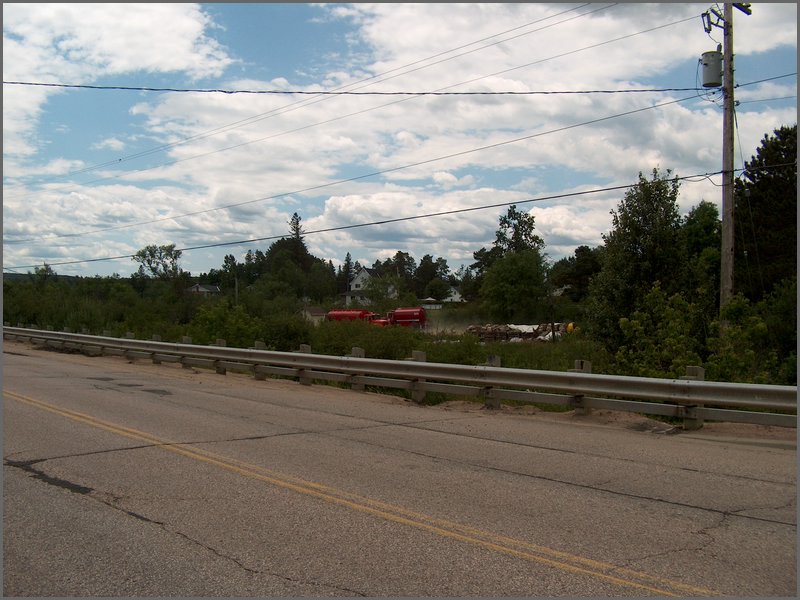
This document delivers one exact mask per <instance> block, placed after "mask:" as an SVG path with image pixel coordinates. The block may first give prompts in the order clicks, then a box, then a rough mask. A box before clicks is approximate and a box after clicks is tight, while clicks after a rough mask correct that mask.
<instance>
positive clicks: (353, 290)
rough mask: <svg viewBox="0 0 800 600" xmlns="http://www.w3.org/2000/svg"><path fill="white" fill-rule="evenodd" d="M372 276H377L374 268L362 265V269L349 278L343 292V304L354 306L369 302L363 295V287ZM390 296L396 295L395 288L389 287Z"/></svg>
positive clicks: (394, 296)
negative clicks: (348, 282)
mask: <svg viewBox="0 0 800 600" xmlns="http://www.w3.org/2000/svg"><path fill="white" fill-rule="evenodd" d="M373 277H378V272H377V271H375V269H368V268H366V267H362V269H361V270H360V271H359V272H358V273H356V276H355V277H353V279H352V280H350V285H349V286H348V288H347V291H346V292H345V293H344V294H343V295H344V305H345V306H354V305H361V306H364V305H367V304H369V302H370V301H369V298H367V297H366V296H365V295H364V289H365V288H366V287H367V283H368V282H369V280H370V279H372V278H373ZM390 296H391V297H392V298H396V297H397V290H395V289H394V288H391V292H390Z"/></svg>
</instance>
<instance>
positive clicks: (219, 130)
mask: <svg viewBox="0 0 800 600" xmlns="http://www.w3.org/2000/svg"><path fill="white" fill-rule="evenodd" d="M584 6H586V4H584V5H582V6H579V7H577V8H583V7H584ZM613 6H616V4H612V5H610V6H605V7H601V8H597V9H594V10H592V11H588V12H586V13H582V14H580V15H578V16H575V17H571V18H569V19H565V20H564V21H559V22H558V23H552V24H550V25H546V26H544V27H542V28H540V29H536V30H533V31H529V32H525V33H524V34H520V35H517V36H514V37H513V38H507V39H505V40H501V41H499V42H494V43H492V44H487V45H486V46H481V47H480V48H476V49H473V50H469V51H467V52H463V53H461V54H457V55H455V56H451V57H448V58H446V59H442V60H440V61H436V62H434V63H430V64H427V65H424V66H421V67H418V68H416V69H412V70H409V71H404V72H403V73H399V74H397V75H393V76H392V77H387V78H384V79H381V80H380V81H375V82H372V83H368V84H365V85H363V86H361V87H362V88H363V87H368V86H369V85H373V84H374V83H382V82H384V81H388V80H389V79H394V78H396V77H399V76H402V75H407V74H408V73H412V72H414V71H418V70H421V69H425V68H428V67H431V66H433V65H436V64H439V63H442V62H446V61H449V60H452V59H454V58H459V57H461V56H464V55H466V54H471V53H472V52H477V51H478V50H482V49H485V48H488V47H490V46H494V45H497V44H499V43H503V42H506V41H509V40H511V39H515V38H517V37H521V36H523V35H528V34H530V33H535V32H537V31H540V30H542V29H547V28H549V27H554V26H555V25H560V24H562V23H565V22H567V21H571V20H574V19H578V18H581V17H584V16H586V15H591V14H593V13H595V12H599V11H601V10H606V9H608V8H611V7H613ZM577 8H576V9H577ZM576 9H570V10H567V11H564V12H562V13H558V14H557V15H552V16H551V17H546V18H545V19H540V21H546V20H548V19H550V18H554V17H557V16H560V15H562V14H565V13H567V12H570V11H571V10H576ZM693 19H694V17H690V18H686V19H681V20H679V21H673V22H671V23H666V24H663V25H658V26H656V27H652V28H650V29H645V30H642V31H638V32H634V33H631V34H627V35H624V36H621V37H618V38H613V39H611V40H606V41H604V42H599V43H597V44H591V45H589V46H584V47H582V48H577V49H575V50H571V51H569V52H565V53H562V54H559V55H555V56H551V57H547V58H543V59H540V60H537V61H533V62H530V63H526V64H524V65H519V66H516V67H512V68H509V69H504V70H502V71H497V72H495V73H490V74H488V75H483V76H481V77H476V78H474V79H471V80H468V81H462V82H460V83H457V84H453V85H449V86H446V87H443V88H439V89H438V90H434V92H433V93H438V92H441V91H442V90H446V89H450V88H454V87H457V86H459V85H464V84H467V83H473V82H475V81H479V80H481V79H485V78H487V77H494V76H497V75H501V74H505V73H508V72H510V71H515V70H518V69H521V68H525V67H530V66H533V65H536V64H540V63H543V62H546V61H548V60H554V59H556V58H563V57H565V56H568V55H571V54H576V53H578V52H583V51H585V50H590V49H594V48H597V47H600V46H603V45H606V44H610V43H613V42H617V41H621V40H625V39H628V38H631V37H635V36H637V35H642V34H644V33H650V32H653V31H656V30H659V29H664V28H666V27H671V26H673V25H678V24H681V23H685V22H688V21H690V20H693ZM540 21H534V22H532V23H529V24H528V25H531V24H535V23H537V22H540ZM526 26H527V25H526ZM509 31H513V30H509ZM503 33H507V32H503ZM497 35H502V33H500V34H497ZM490 37H496V36H490ZM484 39H489V38H484ZM480 41H482V40H479V41H478V42H480ZM478 42H473V43H472V44H467V45H465V46H461V47H459V48H455V49H454V50H449V51H446V52H442V53H439V54H437V55H434V56H432V57H429V58H428V59H422V60H420V61H417V62H424V61H425V60H430V59H431V58H435V57H437V56H441V55H443V54H447V53H449V52H452V51H455V50H458V49H460V48H464V47H467V46H470V45H473V44H475V43H478ZM414 64H417V63H410V64H409V65H406V66H411V65H414ZM403 68H405V67H398V68H397V69H392V70H390V71H386V72H384V73H383V74H388V73H391V72H393V71H396V70H399V69H403ZM380 76H381V75H376V76H373V77H369V78H366V79H364V80H362V81H361V82H364V81H369V80H371V79H375V78H376V77H380ZM361 82H355V83H353V84H349V85H346V86H342V87H341V88H337V89H345V88H347V87H352V86H354V85H357V84H358V83H361ZM356 89H360V88H356ZM685 90H692V91H696V88H685ZM333 91H336V90H333ZM675 91H680V90H679V88H675ZM413 98H414V96H411V97H406V98H403V99H402V100H396V101H393V102H390V103H388V104H383V105H380V106H376V107H372V108H368V109H364V110H361V111H356V112H354V113H350V114H348V115H344V116H340V117H335V118H333V119H328V120H325V121H322V122H319V123H316V124H312V125H306V126H304V127H299V128H296V129H293V130H290V131H285V132H281V133H276V134H273V135H271V136H267V137H264V138H259V139H257V140H251V141H248V142H243V143H241V144H236V145H234V146H229V147H226V148H220V149H218V150H214V151H211V152H206V153H204V154H200V155H195V156H191V157H186V158H183V159H179V160H176V161H171V162H167V163H161V164H159V165H155V166H153V167H148V168H145V169H138V170H134V171H127V172H133V173H141V172H144V171H148V170H151V169H154V168H158V167H161V166H171V165H174V164H177V163H178V162H183V161H187V160H192V159H194V158H201V157H203V156H208V155H209V154H214V153H216V152H223V151H226V150H231V149H234V148H240V147H242V146H246V145H248V144H252V143H256V142H260V141H264V140H267V139H270V138H273V137H278V136H280V135H285V134H287V133H295V132H297V131H302V130H304V129H308V128H311V127H315V126H317V125H322V124H326V123H331V122H334V121H337V120H341V119H344V118H348V117H351V116H355V115H359V114H363V113H365V112H369V111H371V110H377V109H379V108H385V107H387V106H391V105H393V104H399V103H400V102H406V101H408V100H412V99H413ZM327 99H328V98H327V97H322V98H319V99H317V100H312V101H310V102H306V103H305V104H303V103H302V102H296V103H294V104H293V105H290V107H291V106H294V105H295V104H300V105H301V106H296V107H295V108H289V107H284V109H275V110H273V111H269V112H267V113H263V114H262V115H256V116H255V117H251V118H249V119H244V120H242V121H237V122H235V123H233V124H231V125H226V126H222V127H219V128H217V129H213V130H210V131H209V132H206V133H201V134H197V135H195V136H192V137H189V138H186V139H185V140H181V141H178V142H173V143H171V144H165V145H163V146H159V147H157V148H154V149H152V150H146V151H143V152H140V153H138V154H135V155H132V156H130V157H123V158H120V159H118V160H116V161H108V162H106V163H103V164H102V165H98V166H97V167H87V168H85V169H81V170H79V171H75V172H72V173H69V174H67V175H65V176H69V175H71V174H79V173H83V172H88V171H92V170H94V169H95V168H99V167H102V166H112V165H115V164H119V163H120V162H123V161H126V160H132V159H134V158H141V157H143V156H147V155H149V154H153V153H155V152H160V151H163V150H167V149H169V148H171V147H175V146H178V145H181V144H184V143H187V142H189V141H194V140H199V139H204V138H206V137H211V136H212V135H216V134H217V133H223V132H226V131H230V130H231V129H235V128H237V127H241V126H243V125H247V124H252V123H255V122H256V121H258V120H263V119H266V118H269V117H271V116H275V115H276V114H284V113H285V112H289V111H290V110H291V111H293V110H297V109H299V108H305V107H307V106H310V105H311V104H315V103H317V102H323V101H325V100H327ZM287 109H288V110H287ZM118 177H120V175H115V176H111V177H103V178H99V179H94V180H91V181H88V182H86V183H84V184H82V185H89V184H92V183H97V182H100V181H106V180H109V179H116V178H118ZM71 187H74V186H71ZM67 189H69V188H67ZM27 195H30V194H26V195H24V196H21V197H25V196H27Z"/></svg>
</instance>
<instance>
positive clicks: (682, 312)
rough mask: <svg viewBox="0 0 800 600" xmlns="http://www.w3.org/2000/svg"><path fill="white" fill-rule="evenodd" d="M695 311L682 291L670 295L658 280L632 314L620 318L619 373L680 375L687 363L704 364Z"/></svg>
mask: <svg viewBox="0 0 800 600" xmlns="http://www.w3.org/2000/svg"><path fill="white" fill-rule="evenodd" d="M696 311H697V309H696V307H695V306H693V305H691V304H689V303H688V302H687V301H686V300H684V298H683V297H682V296H681V295H680V294H674V295H672V296H671V297H667V294H666V293H665V292H664V291H663V290H662V289H661V286H660V284H659V283H656V284H655V285H654V286H653V288H652V289H651V290H650V292H649V293H648V294H647V295H646V296H645V297H644V298H643V299H642V302H641V303H640V305H639V308H638V309H637V310H635V311H634V313H633V314H632V315H631V316H630V318H627V317H623V318H622V319H620V328H621V330H622V336H623V341H622V346H620V348H619V349H618V350H617V353H616V364H617V369H618V370H619V371H620V373H622V374H624V375H631V376H634V377H671V378H678V377H680V376H681V375H685V373H686V367H687V366H690V365H697V366H700V365H702V359H701V357H700V354H699V350H700V346H699V343H698V340H697V337H696V332H695V331H694V328H693V325H692V324H693V322H694V321H695V320H696V319H694V318H693V315H694V313H695V312H696Z"/></svg>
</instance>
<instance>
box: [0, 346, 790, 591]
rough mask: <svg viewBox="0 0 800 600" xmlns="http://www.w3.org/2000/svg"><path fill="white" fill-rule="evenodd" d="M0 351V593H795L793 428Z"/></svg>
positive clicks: (13, 348) (40, 352) (18, 349)
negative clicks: (608, 417)
mask: <svg viewBox="0 0 800 600" xmlns="http://www.w3.org/2000/svg"><path fill="white" fill-rule="evenodd" d="M3 350H4V354H3V417H4V422H3V431H4V441H3V457H4V468H3V475H4V480H3V533H4V538H3V550H4V553H3V567H4V571H3V593H4V596H89V595H95V596H223V597H232V596H261V597H264V596H282V597H287V596H315V597H326V596H346V597H356V596H367V597H378V596H392V597H400V596H417V597H424V596H451V597H454V596H455V597H463V596H516V597H530V596H634V597H642V596H712V595H734V596H789V597H793V596H795V595H796V592H797V580H796V571H797V562H796V540H797V526H796V512H797V510H796V496H797V495H796V469H797V465H796V438H794V436H792V438H791V439H788V438H787V439H783V440H774V439H757V438H753V437H749V438H731V437H723V438H713V437H712V436H704V435H703V434H702V431H701V432H699V433H698V434H689V433H678V434H673V435H669V434H666V433H656V432H655V431H654V430H651V429H648V428H647V427H636V428H632V427H631V426H630V425H623V424H617V425H604V424H600V423H597V422H593V421H591V420H581V419H579V418H575V419H572V420H569V419H564V418H561V419H554V418H548V417H547V416H546V415H542V414H535V415H522V414H508V413H507V412H504V411H500V412H497V411H485V410H453V409H449V410H448V409H447V408H446V407H420V406H416V405H413V404H411V403H409V402H406V401H403V400H401V399H397V398H392V397H386V396H380V395H377V394H371V393H363V392H353V391H349V390H344V389H337V388H333V387H329V386H322V385H316V386H302V385H300V384H298V383H295V382H292V381H285V380H283V381H282V380H267V381H256V380H254V379H253V378H249V377H247V376H244V375H233V374H228V375H219V374H216V373H213V372H198V371H194V370H187V369H182V368H180V367H179V366H176V365H167V364H162V365H152V364H150V363H148V362H147V361H139V362H137V363H130V362H128V361H126V360H124V359H122V358H108V357H105V358H89V357H84V356H82V355H79V354H62V353H56V352H49V351H43V350H38V349H35V348H33V347H32V346H30V345H27V344H21V343H13V342H5V343H4V346H3ZM641 421H644V419H641ZM655 429H656V431H658V429H657V428H655ZM660 431H663V429H661V430H660Z"/></svg>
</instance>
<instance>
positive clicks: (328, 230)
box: [3, 163, 797, 271]
mask: <svg viewBox="0 0 800 600" xmlns="http://www.w3.org/2000/svg"><path fill="white" fill-rule="evenodd" d="M788 166H794V167H795V168H796V166H797V165H796V163H782V164H778V165H768V166H764V167H762V169H777V168H783V167H788ZM737 170H743V169H737ZM721 173H722V171H715V172H712V173H698V174H695V175H687V176H684V177H674V178H673V179H674V180H675V181H688V182H690V183H696V182H697V181H693V180H702V179H709V178H710V177H711V176H712V175H719V174H721ZM637 185H639V184H638V183H631V184H626V185H618V186H610V187H606V188H597V189H594V190H584V191H582V192H569V193H565V194H555V195H552V196H542V197H539V198H528V199H526V200H514V201H511V202H498V203H495V204H485V205H482V206H473V207H470V208H457V209H453V210H446V211H439V212H433V213H425V214H421V215H412V216H407V217H395V218H393V219H384V220H381V221H370V222H367V223H356V224H351V225H341V226H338V227H329V228H325V229H316V230H312V231H306V232H304V235H306V236H308V235H315V234H319V233H331V232H335V231H345V230H348V229H357V228H361V227H374V226H377V225H388V224H391V223H400V222H404V221H415V220H419V219H427V218H433V217H441V216H448V215H454V214H461V213H466V212H475V211H479V210H488V209H490V208H502V207H505V206H511V205H512V204H513V205H517V204H530V203H532V202H543V201H545V200H559V199H563V198H573V197H577V196H586V195H589V194H599V193H603V192H612V191H617V190H623V189H630V188H634V187H636V186H637ZM285 237H286V235H285V234H284V235H275V236H268V237H260V238H251V239H246V240H237V241H233V242H218V243H214V244H203V245H200V246H189V247H186V248H179V249H178V251H179V252H181V253H183V252H191V251H193V250H207V249H209V248H221V247H225V246H239V245H244V244H251V243H254V242H263V241H269V240H279V239H283V238H285ZM133 256H135V254H125V255H120V256H108V257H102V258H89V259H81V260H72V261H61V262H52V263H47V264H48V265H49V266H62V265H75V264H88V263H95V262H107V261H113V260H123V259H126V258H132V257H133ZM45 262H46V261H45ZM38 266H39V264H34V265H21V266H14V267H3V269H4V270H8V271H13V270H15V269H32V268H36V267H38Z"/></svg>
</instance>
